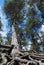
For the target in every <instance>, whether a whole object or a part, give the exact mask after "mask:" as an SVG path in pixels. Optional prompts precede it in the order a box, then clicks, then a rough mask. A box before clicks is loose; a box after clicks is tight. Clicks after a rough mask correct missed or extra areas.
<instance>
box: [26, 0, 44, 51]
mask: <svg viewBox="0 0 44 65" xmlns="http://www.w3.org/2000/svg"><path fill="white" fill-rule="evenodd" d="M38 2H39V1H37V0H35V1H34V0H31V1H28V5H29V8H28V13H27V23H26V31H27V34H28V35H30V39H31V42H32V47H33V50H36V51H37V50H38V44H37V43H38V42H37V40H38V39H39V38H40V41H41V42H42V40H41V37H40V36H39V33H38V31H39V29H40V28H41V26H42V24H41V23H43V22H42V21H41V20H40V19H39V18H40V17H41V13H40V11H39V9H38V7H37V3H38ZM38 13H39V14H38ZM41 19H42V18H41Z"/></svg>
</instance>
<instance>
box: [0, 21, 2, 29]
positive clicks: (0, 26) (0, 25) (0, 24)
mask: <svg viewBox="0 0 44 65" xmlns="http://www.w3.org/2000/svg"><path fill="white" fill-rule="evenodd" d="M1 28H2V23H1V21H0V30H1Z"/></svg>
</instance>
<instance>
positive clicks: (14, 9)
mask: <svg viewBox="0 0 44 65" xmlns="http://www.w3.org/2000/svg"><path fill="white" fill-rule="evenodd" d="M23 7H24V1H23V0H11V1H6V0H5V6H4V10H5V12H6V14H7V16H8V17H10V18H11V21H12V44H13V45H15V44H16V46H17V45H18V41H17V37H16V32H15V27H14V26H15V25H16V24H18V23H19V22H21V21H22V19H23V16H22V13H21V10H22V9H23Z"/></svg>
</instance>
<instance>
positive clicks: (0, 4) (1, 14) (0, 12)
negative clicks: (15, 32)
mask: <svg viewBox="0 0 44 65" xmlns="http://www.w3.org/2000/svg"><path fill="white" fill-rule="evenodd" d="M3 5H4V0H0V17H1V21H2V24H3V27H2V28H3V32H2V31H1V32H0V33H1V34H2V36H6V34H7V32H8V31H9V29H8V20H7V19H6V15H5V13H4V12H3ZM36 9H37V8H36ZM41 30H42V31H44V25H42V28H41Z"/></svg>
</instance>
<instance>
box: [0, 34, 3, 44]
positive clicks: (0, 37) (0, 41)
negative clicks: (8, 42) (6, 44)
mask: <svg viewBox="0 0 44 65" xmlns="http://www.w3.org/2000/svg"><path fill="white" fill-rule="evenodd" d="M1 43H3V39H2V36H1V34H0V44H1Z"/></svg>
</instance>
